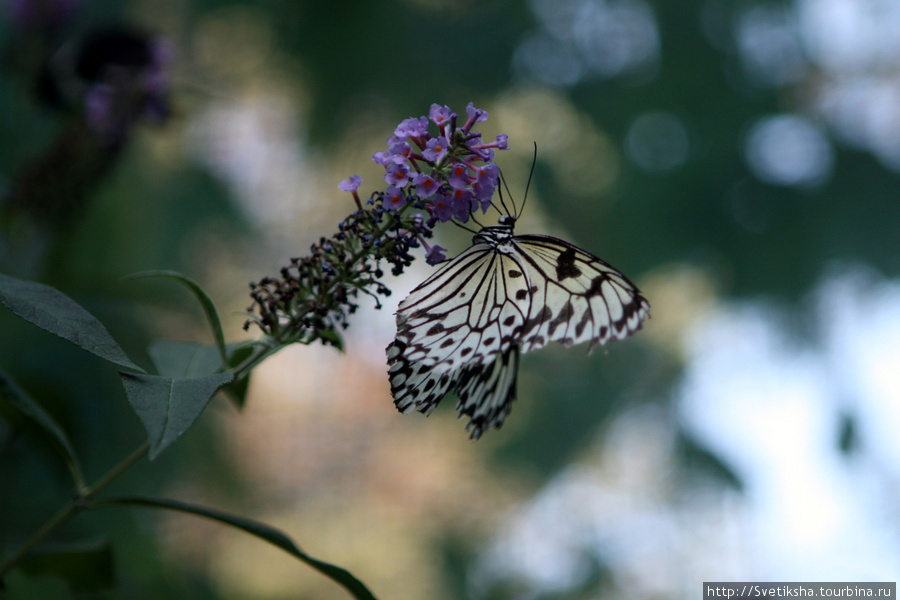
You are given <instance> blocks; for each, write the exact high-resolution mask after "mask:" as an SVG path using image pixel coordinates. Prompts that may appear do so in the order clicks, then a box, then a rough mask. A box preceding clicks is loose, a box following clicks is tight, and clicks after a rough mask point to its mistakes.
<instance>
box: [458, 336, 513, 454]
mask: <svg viewBox="0 0 900 600" xmlns="http://www.w3.org/2000/svg"><path fill="white" fill-rule="evenodd" d="M518 371H519V348H518V346H516V345H512V346H510V347H509V348H507V349H506V350H504V351H503V352H500V353H498V354H497V355H496V357H495V358H494V360H493V361H491V362H488V363H484V364H479V365H469V366H467V367H464V368H463V369H462V371H461V372H460V374H459V378H458V382H457V385H456V390H455V391H456V395H457V396H458V397H459V400H458V401H457V403H456V410H458V411H459V415H460V417H462V416H463V415H466V416H468V417H469V423H468V424H467V425H466V431H468V432H469V437H471V438H472V439H473V440H477V439H478V438H480V437H481V434H482V433H483V432H484V431H485V430H486V429H490V428H491V427H497V428H499V427H500V426H501V425H503V420H504V419H505V418H506V415H508V414H509V411H510V410H511V409H512V403H513V400H515V398H516V374H517V373H518Z"/></svg>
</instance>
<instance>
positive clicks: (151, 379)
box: [121, 371, 234, 460]
mask: <svg viewBox="0 0 900 600" xmlns="http://www.w3.org/2000/svg"><path fill="white" fill-rule="evenodd" d="M121 375H122V384H123V385H124V386H125V393H126V394H127V396H128V401H129V402H130V403H131V407H132V408H133V409H134V412H136V413H137V415H138V416H139V417H140V418H141V422H142V423H143V424H144V427H145V428H146V429H147V435H148V436H149V439H150V459H151V460H153V459H154V458H156V456H157V455H158V454H159V453H160V452H162V451H163V450H165V449H166V448H167V447H168V446H169V444H171V443H172V442H174V441H175V440H176V439H178V438H179V437H180V436H181V435H182V434H183V433H184V432H185V431H187V430H188V428H189V427H190V426H191V425H192V424H193V423H194V421H195V420H196V419H197V417H198V416H200V413H201V412H202V411H203V409H204V408H206V404H207V403H208V402H209V399H210V398H211V397H212V395H213V394H214V393H215V392H216V390H218V389H219V388H220V387H222V386H223V385H225V384H227V383H230V382H231V381H232V379H234V375H233V374H232V373H230V372H229V373H216V374H213V375H207V376H206V377H200V378H196V379H172V378H170V377H161V376H158V375H142V374H140V373H127V372H124V371H123V372H122V373H121Z"/></svg>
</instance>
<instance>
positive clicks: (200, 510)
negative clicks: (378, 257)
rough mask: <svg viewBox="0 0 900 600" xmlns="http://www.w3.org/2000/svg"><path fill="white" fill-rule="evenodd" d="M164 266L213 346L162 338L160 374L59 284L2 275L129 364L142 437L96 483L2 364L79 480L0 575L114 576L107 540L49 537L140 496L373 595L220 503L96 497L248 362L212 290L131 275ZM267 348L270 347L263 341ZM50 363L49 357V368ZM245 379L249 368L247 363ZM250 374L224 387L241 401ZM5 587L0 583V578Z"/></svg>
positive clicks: (56, 327)
mask: <svg viewBox="0 0 900 600" xmlns="http://www.w3.org/2000/svg"><path fill="white" fill-rule="evenodd" d="M150 276H161V277H168V278H171V279H175V280H176V281H179V282H180V283H182V284H184V285H185V286H187V287H188V289H189V290H190V291H191V292H192V293H193V294H194V295H195V297H196V298H197V299H198V300H199V302H200V303H201V305H202V307H203V310H204V312H205V314H206V317H207V319H208V321H209V324H210V326H211V328H212V330H213V334H214V337H215V339H216V345H215V346H208V345H202V344H194V343H184V342H172V341H166V340H158V341H155V342H153V343H152V344H151V346H150V349H149V354H150V356H151V359H152V360H153V363H154V365H155V367H156V368H157V370H158V372H159V373H160V374H159V375H149V374H146V373H145V372H144V371H143V370H142V369H140V368H139V367H137V366H136V365H135V364H134V363H133V362H131V360H130V359H129V358H128V357H127V356H126V355H125V352H124V351H123V350H122V349H121V348H120V347H119V345H118V343H116V341H115V340H114V339H113V338H112V336H111V335H110V334H109V332H108V331H107V330H106V328H105V327H104V326H103V325H102V324H101V323H100V321H99V320H97V319H96V318H95V317H94V316H93V315H91V314H90V313H89V312H88V311H87V310H86V309H84V308H83V307H81V306H80V305H79V304H77V303H76V302H75V301H74V300H72V299H71V298H69V297H68V296H66V295H65V294H63V293H62V292H60V291H58V290H56V289H54V288H52V287H50V286H47V285H44V284H40V283H36V282H31V281H25V280H22V279H17V278H14V277H9V276H5V275H0V300H2V302H3V303H4V304H5V305H6V306H7V307H8V308H9V309H10V310H12V311H13V312H14V313H15V314H16V315H18V316H20V317H22V318H23V319H25V320H27V321H29V322H31V323H33V324H34V325H37V326H38V327H40V328H42V329H45V330H47V331H49V332H51V333H54V334H56V335H58V336H59V337H61V338H63V339H65V340H68V341H70V342H72V343H74V344H75V345H77V346H78V347H80V348H82V349H84V350H86V351H88V352H90V353H92V354H94V355H96V356H98V357H100V358H103V359H105V360H107V361H109V362H111V363H113V364H114V365H117V366H124V367H128V368H129V369H131V370H129V371H120V372H119V375H120V377H121V380H122V384H123V386H124V388H125V395H126V397H127V399H128V402H129V404H130V405H131V407H132V409H134V412H135V413H136V414H137V416H138V417H139V418H140V420H141V422H142V423H143V425H144V428H145V429H146V431H147V436H148V440H147V442H146V443H145V444H144V445H142V446H141V447H139V448H138V449H137V450H136V451H135V452H133V453H132V454H131V455H130V456H128V457H126V458H125V459H124V460H123V461H122V462H121V463H119V464H118V465H117V466H116V467H114V468H113V469H112V470H111V471H110V472H109V473H107V475H106V476H104V477H103V478H101V479H100V480H99V481H97V482H96V483H95V484H93V485H92V486H86V485H85V482H84V478H83V475H82V469H81V466H80V462H79V459H78V457H77V455H76V452H75V449H74V447H73V445H72V443H71V442H70V441H69V438H68V436H67V435H66V433H65V431H64V430H63V429H62V427H60V426H59V425H58V424H57V423H56V421H55V420H54V419H53V418H52V417H51V416H50V414H49V413H47V411H46V410H44V409H43V408H42V407H41V406H40V405H39V404H38V403H37V402H36V401H35V400H34V399H32V398H31V397H30V396H29V395H28V394H27V393H25V392H24V391H23V390H22V389H21V388H20V387H19V386H18V385H17V384H16V383H15V382H14V381H13V380H12V379H11V378H10V377H9V376H8V375H6V374H5V373H3V372H2V371H0V401H3V402H5V403H7V404H8V405H9V406H11V407H12V408H13V409H15V410H16V411H17V412H18V413H20V414H21V415H23V416H24V417H26V418H27V419H29V420H30V421H32V422H34V423H35V424H36V425H37V426H38V427H39V428H40V429H41V430H42V431H44V432H45V433H46V434H47V436H48V437H49V438H50V439H51V440H52V441H53V443H54V445H55V446H56V447H57V448H58V449H59V450H60V453H61V454H62V457H63V460H64V462H65V463H66V465H67V466H68V468H69V470H70V471H71V473H72V476H73V478H74V481H75V491H74V494H73V496H74V497H73V499H72V500H71V501H70V502H69V503H68V504H67V505H66V506H64V507H63V509H62V510H61V511H60V512H59V513H57V514H56V515H55V516H53V517H51V518H50V519H49V520H48V521H47V522H46V523H45V524H44V526H43V527H41V528H40V529H38V531H36V532H35V533H34V535H32V536H31V538H30V539H28V540H27V541H25V542H23V543H22V544H21V545H20V546H19V548H18V549H17V550H16V551H14V552H13V553H12V554H11V555H9V556H7V557H5V559H4V560H3V561H2V562H0V584H2V582H3V579H2V577H3V575H4V573H6V572H7V571H9V570H10V569H12V568H19V569H21V570H22V572H24V573H26V574H28V575H49V574H52V575H56V576H59V577H62V578H63V579H64V580H65V581H67V582H68V584H69V586H70V587H71V589H72V590H73V591H75V592H84V591H95V590H98V589H102V588H105V587H108V586H109V585H111V583H112V581H113V565H112V553H111V549H110V546H109V545H108V544H107V543H106V542H105V541H103V542H91V543H79V544H66V545H61V544H60V543H58V542H53V543H52V544H47V543H46V541H47V539H52V538H51V536H52V534H53V533H54V532H55V531H56V530H57V529H58V528H59V527H60V526H62V525H63V524H64V523H65V522H66V521H68V520H69V519H70V518H72V517H73V516H74V515H75V514H77V513H78V512H80V511H83V510H88V509H92V508H96V507H103V506H110V505H117V504H118V505H136V506H144V507H154V508H165V509H169V510H176V511H180V512H184V513H188V514H193V515H196V516H202V517H206V518H209V519H212V520H214V521H217V522H219V523H223V524H226V525H230V526H232V527H236V528H238V529H241V530H243V531H246V532H247V533H250V534H251V535H254V536H256V537H257V538H259V539H261V540H264V541H266V542H268V543H270V544H272V545H274V546H277V547H279V548H281V549H282V550H285V551H286V552H288V553H289V554H291V555H292V556H294V557H295V558H297V559H299V560H301V561H302V562H304V563H306V564H307V565H309V566H310V567H312V568H313V569H315V570H317V571H319V572H320V573H322V574H323V575H326V576H328V577H330V578H331V579H333V580H334V581H336V582H337V583H339V584H340V585H342V586H344V587H345V588H346V589H347V591H348V592H350V593H351V594H352V595H353V596H354V597H355V598H358V599H360V600H374V596H373V595H372V594H371V592H369V590H368V589H367V588H366V586H365V585H363V584H362V582H360V581H359V580H358V579H356V578H355V577H354V576H353V575H352V574H350V573H349V572H348V571H346V570H345V569H342V568H340V567H337V566H335V565H332V564H329V563H326V562H323V561H320V560H318V559H315V558H313V557H311V556H309V555H308V554H306V553H305V552H303V551H301V550H300V549H299V548H298V547H297V545H296V544H294V542H293V541H292V540H291V539H290V538H289V537H288V536H287V535H285V534H284V533H283V532H281V531H279V530H277V529H275V528H272V527H270V526H268V525H265V524H263V523H260V522H258V521H254V520H252V519H246V518H243V517H239V516H237V515H233V514H229V513H226V512H223V511H219V510H215V509H211V508H206V507H202V506H197V505H193V504H187V503H184V502H179V501H176V500H168V499H157V498H146V497H139V496H130V497H118V498H108V499H105V500H103V499H100V500H95V499H94V497H95V496H96V495H97V494H98V493H99V492H101V491H102V490H103V489H104V488H105V487H106V486H107V485H108V484H109V483H111V482H112V481H113V480H115V479H116V478H118V476H119V475H121V474H122V473H124V472H125V471H126V470H127V469H129V468H130V467H131V466H132V465H133V464H134V463H135V462H137V461H138V460H139V459H140V458H141V457H142V456H144V455H145V454H148V455H149V458H150V459H151V460H153V459H154V458H156V457H157V456H158V455H159V454H160V453H161V452H162V451H163V450H165V449H166V448H168V446H169V445H170V444H171V443H172V442H174V441H175V440H176V439H178V438H179V437H181V436H182V435H183V434H184V433H185V432H187V430H188V429H190V428H191V426H192V425H193V424H194V422H195V421H196V420H197V418H198V417H199V416H200V414H201V413H202V412H203V409H204V408H205V407H206V405H207V404H208V403H209V401H210V399H211V398H212V397H213V395H215V393H216V392H217V391H218V390H219V389H221V388H223V387H224V386H227V385H229V384H232V383H233V382H234V381H235V373H234V372H233V371H232V370H231V369H230V368H229V367H231V366H233V367H234V368H236V369H241V368H242V367H241V365H253V364H256V362H258V360H260V356H263V355H265V354H266V352H265V351H264V352H262V353H261V354H260V355H259V356H257V357H256V358H257V361H253V360H252V359H253V358H254V354H253V347H254V346H253V345H242V346H237V347H235V348H232V349H229V348H228V347H226V345H225V341H224V335H223V332H222V326H221V323H220V321H219V317H218V313H217V312H216V309H215V306H214V305H213V303H212V300H211V299H210V298H209V295H208V294H207V293H206V292H205V291H204V290H203V289H202V288H201V287H200V286H199V284H197V283H196V282H194V281H192V280H191V279H189V278H187V277H185V276H183V275H181V274H179V273H174V272H171V271H157V272H152V273H142V274H139V275H137V276H133V277H132V278H135V277H150ZM269 350H271V349H269ZM52 367H53V365H47V368H52ZM243 375H244V377H243V381H244V382H246V375H247V372H243ZM245 393H246V383H244V385H243V386H237V387H233V388H232V389H231V391H230V394H231V395H232V396H233V397H234V398H235V401H236V402H237V403H238V405H239V406H240V405H242V403H243V398H244V394H245ZM0 587H2V586H0Z"/></svg>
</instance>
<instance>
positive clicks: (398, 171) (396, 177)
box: [384, 163, 409, 187]
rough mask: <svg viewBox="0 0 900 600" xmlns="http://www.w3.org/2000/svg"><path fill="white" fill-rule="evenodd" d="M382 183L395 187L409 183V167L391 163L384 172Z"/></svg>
mask: <svg viewBox="0 0 900 600" xmlns="http://www.w3.org/2000/svg"><path fill="white" fill-rule="evenodd" d="M384 182H385V183H387V184H389V185H396V186H397V187H404V186H405V185H406V184H407V183H409V167H407V166H406V165H402V164H400V165H398V164H397V163H391V164H389V165H388V167H387V169H385V172H384Z"/></svg>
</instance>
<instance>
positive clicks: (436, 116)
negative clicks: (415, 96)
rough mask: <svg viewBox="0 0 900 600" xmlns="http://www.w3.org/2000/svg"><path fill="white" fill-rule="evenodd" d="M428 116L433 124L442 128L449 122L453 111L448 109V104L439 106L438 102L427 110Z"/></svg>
mask: <svg viewBox="0 0 900 600" xmlns="http://www.w3.org/2000/svg"><path fill="white" fill-rule="evenodd" d="M428 116H429V117H431V120H432V121H433V122H434V124H435V125H437V126H438V127H440V128H441V131H443V128H444V127H445V126H446V125H447V124H448V123H449V122H450V119H451V118H452V117H453V111H451V110H450V107H449V106H441V105H439V104H432V105H431V110H429V111H428Z"/></svg>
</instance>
